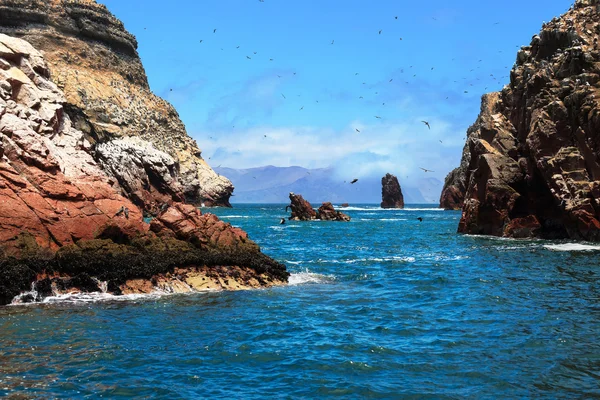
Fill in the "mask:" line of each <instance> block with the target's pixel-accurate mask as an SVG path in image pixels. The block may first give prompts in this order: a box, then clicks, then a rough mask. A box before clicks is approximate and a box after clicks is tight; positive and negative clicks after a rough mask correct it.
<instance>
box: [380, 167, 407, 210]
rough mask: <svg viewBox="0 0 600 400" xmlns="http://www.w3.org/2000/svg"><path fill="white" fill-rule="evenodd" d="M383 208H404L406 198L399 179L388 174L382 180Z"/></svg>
mask: <svg viewBox="0 0 600 400" xmlns="http://www.w3.org/2000/svg"><path fill="white" fill-rule="evenodd" d="M381 208H404V196H402V189H401V188H400V182H398V178H397V177H395V176H394V175H391V174H386V175H385V176H384V177H383V178H381Z"/></svg>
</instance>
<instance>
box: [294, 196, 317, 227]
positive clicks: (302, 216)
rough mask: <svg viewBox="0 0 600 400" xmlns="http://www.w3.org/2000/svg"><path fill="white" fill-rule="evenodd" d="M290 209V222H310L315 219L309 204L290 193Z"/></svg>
mask: <svg viewBox="0 0 600 400" xmlns="http://www.w3.org/2000/svg"><path fill="white" fill-rule="evenodd" d="M290 201H291V203H290V208H291V209H292V215H291V216H290V220H292V221H312V220H315V219H317V212H316V211H315V210H314V209H313V207H312V206H311V205H310V203H309V202H308V201H306V200H304V197H302V195H300V194H294V193H290Z"/></svg>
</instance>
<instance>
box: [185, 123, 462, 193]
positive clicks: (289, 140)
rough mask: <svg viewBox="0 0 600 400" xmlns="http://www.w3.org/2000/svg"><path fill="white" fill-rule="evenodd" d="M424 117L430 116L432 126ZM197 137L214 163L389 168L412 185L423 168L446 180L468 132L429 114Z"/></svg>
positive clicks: (378, 171)
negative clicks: (406, 118)
mask: <svg viewBox="0 0 600 400" xmlns="http://www.w3.org/2000/svg"><path fill="white" fill-rule="evenodd" d="M421 120H428V121H429V122H430V124H431V130H429V129H427V127H426V126H425V125H424V124H423V123H422V122H421ZM356 129H359V130H360V133H358V132H356ZM265 135H266V137H265ZM193 136H194V137H195V138H196V139H197V141H198V143H199V145H200V147H201V149H202V150H203V157H204V158H205V159H207V161H208V162H209V164H210V165H213V166H218V165H222V166H224V167H225V166H227V167H232V168H252V167H259V166H264V165H275V166H279V167H286V166H293V165H299V166H302V167H306V168H324V167H330V166H332V167H335V169H336V171H337V173H338V174H339V175H340V176H341V177H344V179H346V178H348V177H355V178H361V177H363V178H364V177H370V176H376V175H379V176H381V175H382V174H384V173H386V172H390V173H393V174H396V175H398V176H401V177H402V179H404V180H408V183H410V182H411V181H416V180H417V179H421V178H423V177H424V174H426V173H425V172H423V171H422V170H421V169H419V167H423V168H427V169H430V170H433V171H435V172H434V173H429V174H427V175H426V176H432V177H436V178H438V179H440V180H443V179H444V178H445V176H446V174H447V173H448V172H449V171H450V170H451V169H453V168H455V167H456V166H458V163H459V161H460V155H461V153H462V147H463V144H464V141H463V136H464V132H462V131H453V127H452V126H451V125H450V124H449V123H446V122H444V121H442V120H439V119H435V118H430V117H429V118H428V117H427V116H423V117H414V118H412V119H411V120H409V121H405V122H401V123H387V122H385V121H383V122H380V120H377V121H374V122H365V121H360V120H356V121H352V122H350V123H349V124H348V126H347V128H345V129H343V130H340V131H335V130H332V129H328V128H316V127H310V126H301V127H271V126H260V127H255V128H249V129H245V130H241V129H238V130H236V129H232V130H231V131H228V132H221V133H215V132H212V133H210V134H206V133H196V134H195V135H193ZM209 138H212V139H209ZM440 140H441V141H442V142H443V143H440ZM209 158H210V159H209ZM407 177H408V178H407Z"/></svg>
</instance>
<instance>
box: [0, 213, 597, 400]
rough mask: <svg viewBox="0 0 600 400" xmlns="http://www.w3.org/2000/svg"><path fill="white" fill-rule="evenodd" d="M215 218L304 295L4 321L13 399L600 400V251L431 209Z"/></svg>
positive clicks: (36, 314)
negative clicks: (254, 245) (275, 264)
mask: <svg viewBox="0 0 600 400" xmlns="http://www.w3.org/2000/svg"><path fill="white" fill-rule="evenodd" d="M210 212H214V213H216V214H218V215H219V216H220V217H222V218H223V219H224V220H226V221H229V222H231V223H232V224H233V225H236V226H240V227H242V228H244V229H245V230H247V231H248V232H249V234H250V236H251V238H253V239H254V240H255V241H256V242H258V243H259V244H260V245H261V247H262V249H263V251H265V252H266V253H267V254H269V255H271V256H273V257H275V258H276V259H278V260H280V261H282V262H284V263H286V264H287V265H288V268H289V270H290V271H291V273H292V276H291V279H290V282H291V285H290V286H288V287H280V288H274V289H268V290H255V291H242V292H212V293H199V294H194V295H173V296H163V297H147V298H137V299H129V300H125V301H123V300H116V299H108V300H106V299H105V300H102V301H98V299H96V300H94V298H87V299H86V298H81V299H71V300H70V301H69V300H67V299H63V300H62V301H57V302H51V303H47V304H42V305H27V306H9V307H4V308H0V396H12V397H13V398H100V397H104V398H131V397H136V398H164V399H178V398H228V399H229V398H235V399H254V398H293V399H297V398H307V399H314V398H318V399H327V398H355V399H359V398H361V399H362V398H409V399H500V398H506V399H515V398H549V399H559V398H565V399H566V398H591V397H598V396H600V340H599V334H600V302H599V300H600V285H599V283H600V276H599V272H600V269H599V265H598V264H599V262H598V256H599V255H600V246H598V245H594V244H589V243H588V244H586V243H584V244H581V243H580V244H576V243H569V242H547V241H536V240H518V241H517V240H504V239H499V238H490V237H473V236H463V235H458V234H456V233H455V232H456V227H457V224H458V221H459V218H460V214H459V213H458V212H447V211H446V212H445V211H441V210H437V209H434V208H431V207H427V206H412V207H410V206H409V208H408V209H405V210H381V209H378V208H377V207H375V206H359V207H351V208H348V209H346V211H345V212H347V213H348V214H349V215H350V216H351V217H352V222H350V223H336V222H318V221H316V222H288V223H287V224H286V225H279V218H280V217H284V216H285V212H284V206H275V205H238V206H236V208H234V209H216V210H210ZM417 217H423V219H424V220H423V222H421V223H420V222H419V221H417Z"/></svg>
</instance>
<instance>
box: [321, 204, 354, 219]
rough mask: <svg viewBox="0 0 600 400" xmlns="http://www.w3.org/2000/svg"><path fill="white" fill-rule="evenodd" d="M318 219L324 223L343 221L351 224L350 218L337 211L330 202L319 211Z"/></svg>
mask: <svg viewBox="0 0 600 400" xmlns="http://www.w3.org/2000/svg"><path fill="white" fill-rule="evenodd" d="M317 219H320V220H322V221H343V222H349V221H350V217H349V216H348V215H346V214H344V213H343V212H341V211H336V210H335V209H334V208H333V204H331V203H330V202H327V203H323V205H321V207H319V209H318V210H317Z"/></svg>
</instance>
